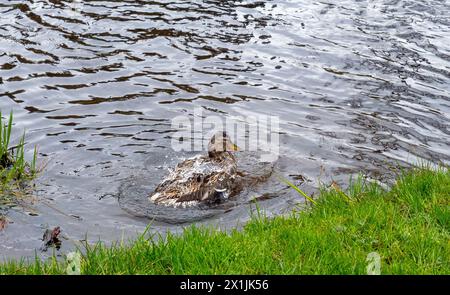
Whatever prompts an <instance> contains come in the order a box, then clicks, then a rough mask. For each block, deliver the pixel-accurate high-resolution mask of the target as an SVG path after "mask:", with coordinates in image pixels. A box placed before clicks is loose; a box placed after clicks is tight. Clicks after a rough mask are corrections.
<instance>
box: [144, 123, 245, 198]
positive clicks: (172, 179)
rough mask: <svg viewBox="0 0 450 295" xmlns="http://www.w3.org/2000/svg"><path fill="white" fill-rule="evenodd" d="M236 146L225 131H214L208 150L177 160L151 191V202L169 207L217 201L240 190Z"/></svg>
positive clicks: (237, 149)
mask: <svg viewBox="0 0 450 295" xmlns="http://www.w3.org/2000/svg"><path fill="white" fill-rule="evenodd" d="M236 151H239V147H238V146H237V145H236V144H234V143H233V142H232V141H231V139H230V137H229V136H228V134H227V132H225V131H220V132H216V133H215V134H214V135H213V136H212V137H211V139H210V141H209V143H208V153H207V154H205V155H197V156H195V157H193V158H189V159H186V160H185V161H183V162H181V163H179V164H178V165H177V166H176V167H175V168H174V169H173V170H171V171H170V173H169V175H168V176H167V177H166V178H165V179H164V180H163V181H162V182H161V183H160V184H159V185H157V187H156V188H155V190H154V191H153V192H152V193H151V194H150V196H149V200H150V202H152V203H154V204H157V205H165V206H172V207H190V206H194V205H200V204H206V205H213V204H220V203H223V202H224V201H226V200H228V199H229V198H231V197H233V196H235V195H236V194H238V193H239V191H240V190H241V186H240V184H239V176H240V174H239V171H238V169H237V162H236V158H235V156H234V155H233V153H234V152H236Z"/></svg>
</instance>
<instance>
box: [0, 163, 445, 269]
mask: <svg viewBox="0 0 450 295" xmlns="http://www.w3.org/2000/svg"><path fill="white" fill-rule="evenodd" d="M343 194H345V197H344V196H343ZM349 200H351V201H349ZM449 206H450V171H449V170H448V169H439V170H431V169H428V168H420V169H419V168H418V169H414V170H412V171H409V172H406V173H404V174H403V175H402V176H400V177H399V178H398V181H397V183H396V184H395V185H394V186H393V187H392V188H391V189H390V190H384V189H382V188H381V187H380V186H378V185H376V184H373V183H368V182H366V181H364V180H363V179H362V178H358V179H357V180H356V181H353V182H352V183H351V184H350V186H349V188H348V189H347V190H345V192H344V191H343V190H341V189H336V188H333V187H331V188H329V189H323V190H322V191H321V194H320V197H319V198H318V199H317V201H316V205H314V206H312V207H311V208H310V209H309V210H307V211H303V212H293V213H292V214H291V215H289V216H278V217H275V218H271V219H270V218H267V217H266V216H265V215H264V214H259V213H258V214H257V215H255V216H253V219H252V220H251V221H250V222H249V223H248V224H247V225H246V226H245V227H244V228H243V230H240V231H238V230H232V231H231V232H228V233H227V232H222V231H219V230H217V229H215V228H212V227H199V226H190V227H187V228H186V229H185V230H184V233H183V234H181V235H173V234H168V235H166V236H165V237H162V236H159V235H150V234H148V233H147V232H146V233H144V234H142V235H141V236H140V237H138V238H137V239H136V240H134V241H132V242H130V243H123V242H120V243H119V242H118V243H115V244H114V245H112V246H106V245H104V244H102V243H97V244H94V245H87V246H86V249H83V251H82V252H83V256H82V261H81V272H82V273H83V274H366V273H367V267H368V262H367V261H368V260H367V259H368V257H369V255H371V254H373V253H374V252H375V253H376V254H378V255H379V257H380V259H381V260H380V262H381V264H380V270H381V273H382V274H449V273H450V234H449V231H450V227H449V211H450V210H449V209H450V208H449ZM66 266H67V265H66V262H64V261H61V260H60V261H58V260H56V259H55V258H54V257H53V258H52V259H50V260H48V261H45V262H42V261H40V260H39V259H36V260H35V261H32V262H31V263H30V262H28V261H26V260H24V259H23V260H21V261H9V262H7V263H4V264H0V273H3V274H64V273H65V269H66Z"/></svg>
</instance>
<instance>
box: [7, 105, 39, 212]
mask: <svg viewBox="0 0 450 295" xmlns="http://www.w3.org/2000/svg"><path fill="white" fill-rule="evenodd" d="M12 125H13V113H12V112H11V113H10V115H9V119H8V120H7V122H4V121H3V117H2V113H1V112H0V206H5V205H11V204H14V203H15V201H16V199H17V197H18V196H20V195H23V191H24V189H25V188H26V186H27V182H28V181H29V180H31V179H33V178H34V177H35V175H36V173H37V170H36V157H37V149H36V148H35V149H34V155H33V159H32V161H31V163H28V162H27V161H26V160H25V152H24V146H25V134H23V136H22V137H21V138H20V140H19V143H18V144H17V145H16V146H14V147H10V140H11V131H12Z"/></svg>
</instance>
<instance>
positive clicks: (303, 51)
mask: <svg viewBox="0 0 450 295" xmlns="http://www.w3.org/2000/svg"><path fill="white" fill-rule="evenodd" d="M449 16H450V2H449V1H445V0H443V1H438V0H434V1H431V0H428V1H427V0H425V1H413V0H405V1H395V0H393V1H385V0H379V1H369V0H360V1H357V0H346V1H338V2H336V1H311V0H303V1H301V0H292V1H287V0H284V1H283V0H282V1H252V0H250V1H219V0H217V1H206V0H203V1H200V0H199V1H181V0H174V1H164V2H158V1H134V0H133V1H131V0H129V1H80V2H75V3H72V2H71V1H62V0H43V1H10V0H0V109H1V111H2V112H3V113H8V112H9V111H10V110H13V111H14V115H15V131H16V133H15V135H14V136H15V137H14V139H15V141H16V142H17V140H18V138H19V136H20V135H21V132H22V130H26V135H27V149H28V151H29V153H28V157H31V154H32V152H31V151H32V147H33V146H34V145H37V146H38V147H39V152H40V154H39V159H40V161H41V162H45V163H47V166H46V168H45V170H44V172H43V173H42V175H41V177H40V178H39V179H38V181H37V192H36V197H37V199H39V201H38V202H37V203H36V204H35V205H34V206H33V207H31V208H28V209H19V210H12V211H10V212H9V213H8V217H9V218H10V220H11V221H12V222H13V223H11V224H10V225H9V226H8V228H7V229H6V230H5V231H3V232H0V256H1V257H2V258H3V259H4V258H5V257H18V256H21V255H34V251H35V249H36V248H38V247H39V246H40V244H41V241H40V240H39V239H40V238H41V237H42V233H43V232H44V229H45V228H46V227H47V226H56V225H59V226H61V229H62V231H63V233H65V235H66V237H67V238H68V239H69V240H68V241H63V249H64V248H65V247H66V248H70V247H69V246H64V245H70V244H71V243H72V242H71V241H72V240H80V239H83V238H84V237H85V235H86V233H87V234H88V239H89V240H90V241H96V240H98V239H99V238H100V239H102V240H104V241H113V240H117V239H121V238H128V237H131V236H133V235H135V233H136V232H141V231H142V230H143V229H144V228H145V226H146V225H147V223H148V220H146V219H142V218H137V217H133V216H131V215H130V214H128V213H127V212H125V211H123V210H122V209H121V208H120V207H119V206H118V202H117V198H116V197H117V194H118V192H119V190H120V187H121V186H122V185H123V184H124V183H126V179H128V178H129V177H135V178H138V179H141V182H145V181H143V180H148V189H149V190H151V188H152V187H153V186H154V184H155V183H157V182H158V181H159V179H160V177H162V175H163V174H164V171H166V169H167V167H169V166H172V165H174V164H175V163H176V162H177V161H179V160H180V159H182V158H183V155H180V154H177V153H174V151H173V150H172V149H171V148H170V141H171V136H172V135H173V134H174V130H173V128H172V127H171V118H172V117H174V116H178V115H190V116H194V108H202V110H203V115H204V116H208V115H216V116H220V117H222V118H225V117H230V116H239V115H241V116H246V115H249V114H267V115H269V114H270V115H274V116H279V117H280V120H281V121H280V130H281V133H280V142H281V151H280V152H281V156H280V158H279V161H278V164H277V169H278V171H279V173H280V174H283V175H285V176H286V177H289V178H290V179H291V180H292V181H294V182H295V183H296V184H299V185H301V187H302V188H303V189H305V190H306V191H307V192H309V193H312V192H313V191H314V190H315V188H317V187H318V184H319V180H321V181H323V182H327V181H329V180H330V179H331V178H333V179H336V180H338V181H341V182H343V183H345V181H347V180H348V177H349V175H350V174H353V173H357V172H359V171H363V172H364V173H365V174H366V175H367V176H368V177H370V178H372V179H379V180H381V181H382V182H386V181H387V179H388V178H389V177H390V175H392V167H393V166H396V165H400V166H408V165H410V164H414V163H417V162H418V161H422V160H427V161H431V162H433V163H446V164H448V163H450V150H449V137H450V128H449V125H450V114H449V113H450V17H449ZM156 171H160V172H158V173H157V172H156ZM304 179H306V181H303V180H304ZM302 183H303V184H302ZM263 191H266V192H267V193H268V194H271V193H272V195H271V196H270V197H268V198H267V200H265V201H262V202H261V204H262V207H263V208H265V209H266V210H267V212H268V214H279V213H283V212H286V211H289V210H290V209H291V208H292V206H294V205H295V204H296V203H299V202H303V199H302V198H300V197H298V196H297V195H296V194H295V193H292V192H291V191H290V190H287V189H284V187H283V186H280V185H279V184H277V181H275V180H270V181H269V182H268V184H267V185H266V187H265V188H264V189H263ZM274 196H275V197H274ZM31 211H33V212H35V214H32V215H36V214H37V216H31V215H29V212H31ZM248 212H249V207H248V206H241V207H239V208H236V209H235V210H231V211H230V212H227V213H224V214H220V215H219V216H216V217H215V218H213V219H210V220H209V221H208V222H212V223H213V224H219V225H220V226H222V227H227V226H234V225H235V224H236V222H238V223H239V222H241V221H242V222H244V221H245V220H246V219H247V218H248ZM181 229H182V227H181V226H174V225H168V224H165V223H162V222H159V223H158V222H155V223H154V224H153V225H152V230H155V231H160V232H165V231H167V230H174V231H180V230H181Z"/></svg>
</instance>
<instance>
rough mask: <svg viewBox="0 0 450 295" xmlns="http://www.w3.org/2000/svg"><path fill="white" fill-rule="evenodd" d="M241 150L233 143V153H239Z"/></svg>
mask: <svg viewBox="0 0 450 295" xmlns="http://www.w3.org/2000/svg"><path fill="white" fill-rule="evenodd" d="M240 150H241V149H240V148H239V147H238V146H237V145H235V144H234V143H233V151H240Z"/></svg>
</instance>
